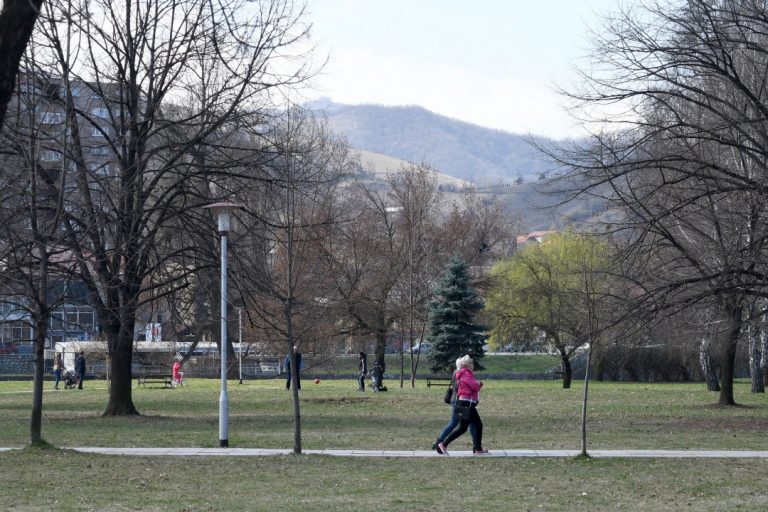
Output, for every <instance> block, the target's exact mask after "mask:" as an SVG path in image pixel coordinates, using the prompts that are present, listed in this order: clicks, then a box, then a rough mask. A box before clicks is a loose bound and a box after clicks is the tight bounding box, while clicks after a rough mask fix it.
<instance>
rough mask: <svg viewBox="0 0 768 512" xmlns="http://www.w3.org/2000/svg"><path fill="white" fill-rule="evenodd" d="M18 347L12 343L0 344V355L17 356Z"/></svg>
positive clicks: (4, 342)
mask: <svg viewBox="0 0 768 512" xmlns="http://www.w3.org/2000/svg"><path fill="white" fill-rule="evenodd" d="M18 353H19V347H17V346H16V344H15V343H13V342H12V341H3V342H0V354H18Z"/></svg>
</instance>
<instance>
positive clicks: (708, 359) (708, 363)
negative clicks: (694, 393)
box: [699, 337, 720, 391]
mask: <svg viewBox="0 0 768 512" xmlns="http://www.w3.org/2000/svg"><path fill="white" fill-rule="evenodd" d="M711 351H712V339H711V338H709V337H703V338H702V339H701V343H700V344H699V364H701V372H702V373H703V374H704V380H705V381H706V383H707V390H709V391H720V382H719V381H718V380H717V372H716V371H715V367H714V365H713V364H712V352H711Z"/></svg>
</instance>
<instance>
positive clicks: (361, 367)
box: [357, 352, 368, 391]
mask: <svg viewBox="0 0 768 512" xmlns="http://www.w3.org/2000/svg"><path fill="white" fill-rule="evenodd" d="M357 370H358V374H357V390H358V391H365V376H366V375H368V359H367V357H366V356H365V352H360V359H359V360H358V362H357Z"/></svg>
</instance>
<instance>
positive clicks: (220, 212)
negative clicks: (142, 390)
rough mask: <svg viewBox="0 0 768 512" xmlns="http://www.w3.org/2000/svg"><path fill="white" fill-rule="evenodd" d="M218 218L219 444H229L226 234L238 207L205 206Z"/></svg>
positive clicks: (227, 205) (222, 204)
mask: <svg viewBox="0 0 768 512" xmlns="http://www.w3.org/2000/svg"><path fill="white" fill-rule="evenodd" d="M205 208H209V209H210V210H211V211H212V212H213V213H215V214H216V215H217V218H218V231H219V235H221V393H220V395H219V446H221V447H227V446H229V399H228V397H227V234H228V233H229V224H230V223H229V221H230V214H231V213H232V212H233V211H234V210H237V209H238V208H240V205H237V204H234V203H214V204H211V205H208V206H206V207H205Z"/></svg>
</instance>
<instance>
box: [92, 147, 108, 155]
mask: <svg viewBox="0 0 768 512" xmlns="http://www.w3.org/2000/svg"><path fill="white" fill-rule="evenodd" d="M90 153H91V155H92V156H109V148H107V147H106V146H98V147H95V148H91V149H90Z"/></svg>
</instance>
